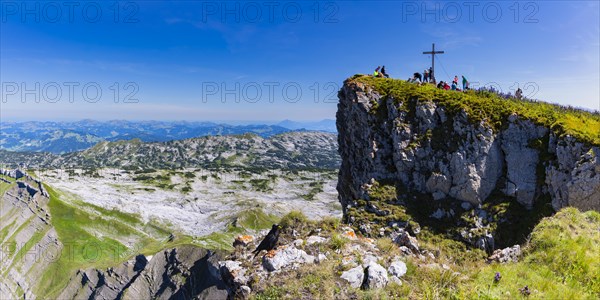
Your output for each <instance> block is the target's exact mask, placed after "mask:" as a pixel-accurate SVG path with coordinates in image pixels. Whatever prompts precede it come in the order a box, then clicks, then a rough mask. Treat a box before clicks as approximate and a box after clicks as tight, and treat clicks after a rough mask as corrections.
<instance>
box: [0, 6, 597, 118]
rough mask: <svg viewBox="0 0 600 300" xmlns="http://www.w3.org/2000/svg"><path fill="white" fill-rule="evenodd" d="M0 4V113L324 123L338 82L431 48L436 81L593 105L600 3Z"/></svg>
mask: <svg viewBox="0 0 600 300" xmlns="http://www.w3.org/2000/svg"><path fill="white" fill-rule="evenodd" d="M69 3H74V4H69ZM1 5H2V6H1V7H0V9H1V20H0V26H1V27H0V81H1V82H2V100H3V101H2V102H0V105H1V111H0V117H1V118H2V120H78V119H84V118H91V119H98V120H107V119H131V120H149V119H154V120H213V121H214V120H218V121H277V120H283V119H294V120H320V119H324V118H330V119H333V118H335V112H336V109H337V106H336V97H337V95H336V93H337V89H339V87H340V85H341V84H342V82H343V80H344V79H345V78H347V77H349V76H352V75H353V74H356V73H371V72H372V71H373V69H374V68H375V67H376V66H378V65H382V64H383V65H386V69H387V71H388V73H389V74H390V75H391V76H392V77H395V78H401V79H406V78H408V77H409V76H410V74H412V73H413V72H415V71H423V69H425V68H426V67H428V66H429V64H430V61H431V59H430V57H429V56H428V55H423V54H422V51H427V50H429V49H430V48H431V44H432V43H436V47H437V48H439V49H440V50H444V51H445V52H446V53H445V54H443V55H441V56H440V57H439V60H436V73H437V76H436V77H437V78H438V79H441V80H444V79H450V78H451V77H453V76H454V75H459V77H460V75H465V76H466V77H467V78H468V79H469V80H470V81H471V82H472V84H473V85H494V86H497V87H498V88H500V89H502V90H503V91H511V89H512V90H513V91H514V89H515V88H516V86H520V87H521V88H523V89H524V91H525V94H526V95H529V96H530V97H531V98H537V99H543V100H546V101H549V102H556V103H561V104H567V105H573V106H579V107H585V108H588V109H600V91H599V89H600V88H599V86H600V74H599V73H600V5H599V4H598V1H534V2H531V1H525V2H514V1H506V2H505V1H500V2H472V1H339V2H327V1H319V2H317V1H296V2H292V1H289V2H278V1H269V2H260V1H259V2H235V1H228V2H212V1H170V2H168V3H167V2H160V1H137V2H135V1H130V2H127V1H122V2H118V3H117V4H115V2H112V1H110V2H103V1H82V2H77V1H69V2H61V1H45V2H38V1H25V2H23V1H4V0H3V1H1ZM59 91H60V94H58V92H59ZM84 91H85V92H86V93H84ZM97 91H101V92H102V95H101V96H99V95H98V97H96V96H97V93H96V92H97ZM117 91H118V93H117ZM71 92H72V95H71V97H70V96H69V95H70V94H71ZM84 94H85V95H86V97H84V96H82V95H84ZM117 94H118V95H117ZM36 100H39V102H38V101H36ZM236 100H238V101H236ZM136 101H137V102H136ZM124 102H128V103H124ZM129 102H133V103H129Z"/></svg>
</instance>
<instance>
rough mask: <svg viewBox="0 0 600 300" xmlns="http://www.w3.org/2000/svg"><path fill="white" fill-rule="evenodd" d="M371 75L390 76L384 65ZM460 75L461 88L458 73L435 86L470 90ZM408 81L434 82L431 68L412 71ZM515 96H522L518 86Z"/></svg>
mask: <svg viewBox="0 0 600 300" xmlns="http://www.w3.org/2000/svg"><path fill="white" fill-rule="evenodd" d="M373 77H380V78H390V75H388V74H387V73H386V71H385V66H378V67H377V69H375V72H373ZM461 77H462V82H461V83H462V89H461V88H459V85H458V80H459V79H458V75H454V79H453V80H452V83H451V84H448V82H446V81H440V82H439V83H438V84H437V85H436V87H437V88H438V89H444V90H452V91H459V92H460V91H467V90H470V87H469V81H468V80H467V78H466V77H465V76H464V75H461ZM407 81H408V82H411V83H433V84H435V82H436V81H435V77H434V76H433V68H431V67H430V68H429V69H425V71H424V72H423V74H422V75H421V73H419V72H415V73H413V77H411V78H408V79H407ZM478 90H488V91H491V92H495V93H497V92H496V91H495V90H494V88H493V87H490V88H488V89H486V88H479V89H478ZM499 95H500V96H502V97H503V98H509V97H512V95H510V94H507V95H502V94H499ZM514 97H515V98H517V99H522V98H523V91H522V90H521V89H520V88H519V89H517V90H516V92H515V95H514Z"/></svg>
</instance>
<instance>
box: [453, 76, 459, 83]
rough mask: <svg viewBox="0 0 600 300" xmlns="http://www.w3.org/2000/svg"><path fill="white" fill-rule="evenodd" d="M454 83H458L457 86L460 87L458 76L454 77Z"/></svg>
mask: <svg viewBox="0 0 600 300" xmlns="http://www.w3.org/2000/svg"><path fill="white" fill-rule="evenodd" d="M452 83H456V85H458V75H454V80H452Z"/></svg>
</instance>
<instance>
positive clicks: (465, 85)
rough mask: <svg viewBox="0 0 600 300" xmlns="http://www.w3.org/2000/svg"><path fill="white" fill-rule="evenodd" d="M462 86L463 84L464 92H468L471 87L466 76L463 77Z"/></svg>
mask: <svg viewBox="0 0 600 300" xmlns="http://www.w3.org/2000/svg"><path fill="white" fill-rule="evenodd" d="M462 84H463V91H466V90H467V88H468V87H469V81H467V78H465V75H462Z"/></svg>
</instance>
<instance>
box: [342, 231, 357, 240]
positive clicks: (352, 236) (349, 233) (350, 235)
mask: <svg viewBox="0 0 600 300" xmlns="http://www.w3.org/2000/svg"><path fill="white" fill-rule="evenodd" d="M344 236H345V237H347V238H349V239H351V240H355V239H356V233H354V230H348V231H345V232H344Z"/></svg>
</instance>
